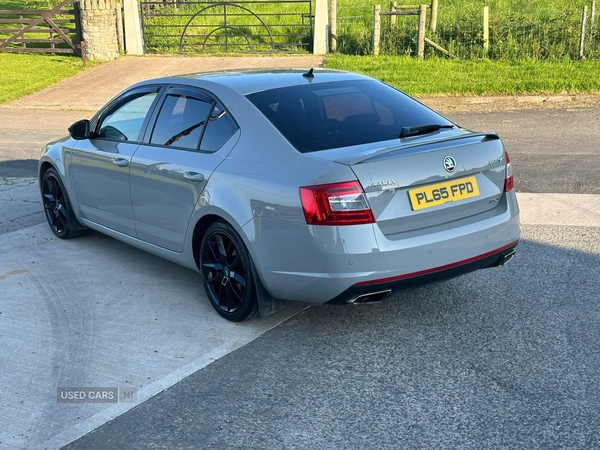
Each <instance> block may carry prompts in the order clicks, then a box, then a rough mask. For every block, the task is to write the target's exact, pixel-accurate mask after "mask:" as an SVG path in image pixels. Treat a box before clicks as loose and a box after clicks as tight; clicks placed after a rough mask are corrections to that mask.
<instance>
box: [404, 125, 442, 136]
mask: <svg viewBox="0 0 600 450" xmlns="http://www.w3.org/2000/svg"><path fill="white" fill-rule="evenodd" d="M440 128H454V125H439V124H432V125H417V126H414V127H402V130H400V136H398V137H399V138H405V137H409V136H418V135H420V134H427V133H433V132H434V131H438V130H439V129H440Z"/></svg>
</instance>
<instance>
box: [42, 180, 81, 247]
mask: <svg viewBox="0 0 600 450" xmlns="http://www.w3.org/2000/svg"><path fill="white" fill-rule="evenodd" d="M40 190H41V193H42V202H43V205H44V214H45V216H46V220H47V221H48V225H49V226H50V229H51V230H52V232H53V233H54V235H55V236H56V237H58V238H60V239H73V238H77V237H80V236H85V235H86V234H88V233H89V232H90V230H89V229H88V228H84V227H83V226H82V225H81V224H80V223H79V222H78V221H77V219H76V218H75V214H74V213H73V209H72V208H71V203H70V201H69V196H68V195H67V190H66V189H65V186H64V184H63V182H62V180H61V179H60V175H59V174H58V172H57V171H56V170H55V169H48V170H47V171H46V172H45V173H44V176H43V178H42V185H41V187H40Z"/></svg>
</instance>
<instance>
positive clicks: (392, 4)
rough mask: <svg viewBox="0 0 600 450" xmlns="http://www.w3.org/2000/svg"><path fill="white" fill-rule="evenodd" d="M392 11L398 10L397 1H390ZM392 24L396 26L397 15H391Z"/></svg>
mask: <svg viewBox="0 0 600 450" xmlns="http://www.w3.org/2000/svg"><path fill="white" fill-rule="evenodd" d="M390 11H391V12H394V11H396V2H390ZM390 25H391V26H392V27H395V26H396V16H390Z"/></svg>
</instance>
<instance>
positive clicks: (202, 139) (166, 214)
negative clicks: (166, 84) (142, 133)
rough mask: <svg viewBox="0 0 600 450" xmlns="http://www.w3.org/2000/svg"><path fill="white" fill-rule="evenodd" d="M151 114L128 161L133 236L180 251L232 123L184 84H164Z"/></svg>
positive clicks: (229, 142) (229, 143)
mask: <svg viewBox="0 0 600 450" xmlns="http://www.w3.org/2000/svg"><path fill="white" fill-rule="evenodd" d="M154 116H155V117H156V121H155V125H154V127H153V128H152V129H150V128H148V130H147V132H146V138H145V139H144V141H145V142H146V143H145V144H142V145H141V146H140V148H139V149H138V150H137V152H136V153H135V155H134V157H133V160H132V164H131V199H132V203H133V213H134V216H135V227H136V232H137V236H138V238H139V239H142V240H144V241H147V242H150V243H152V244H155V245H158V246H160V247H163V248H167V249H169V250H172V251H175V252H182V251H183V247H184V242H185V236H186V233H187V226H188V223H189V220H190V217H191V215H192V211H193V209H194V206H195V205H196V202H197V200H198V198H199V197H200V194H201V193H202V190H203V189H204V187H205V185H206V183H207V181H208V179H209V177H210V175H211V174H212V172H213V171H214V170H215V169H216V168H217V166H218V165H219V164H221V162H222V161H223V160H224V158H225V157H226V156H227V155H228V154H229V152H230V151H231V149H232V148H233V146H234V145H235V142H236V140H237V139H236V136H234V135H236V131H237V129H238V127H237V125H236V123H235V121H234V120H233V119H232V118H231V117H230V115H229V114H228V112H227V111H226V110H225V109H224V108H223V106H222V105H220V104H219V103H218V102H216V101H215V100H214V99H212V98H211V97H210V96H208V95H207V94H205V93H203V92H201V91H198V90H194V89H187V88H170V89H169V90H168V91H167V92H166V95H165V96H164V101H163V102H162V106H161V107H160V108H157V110H156V112H155V113H154Z"/></svg>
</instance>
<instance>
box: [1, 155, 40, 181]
mask: <svg viewBox="0 0 600 450" xmlns="http://www.w3.org/2000/svg"><path fill="white" fill-rule="evenodd" d="M38 162H39V161H38V160H37V159H17V160H10V161H0V178H2V177H20V178H36V177H37V170H38Z"/></svg>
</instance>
